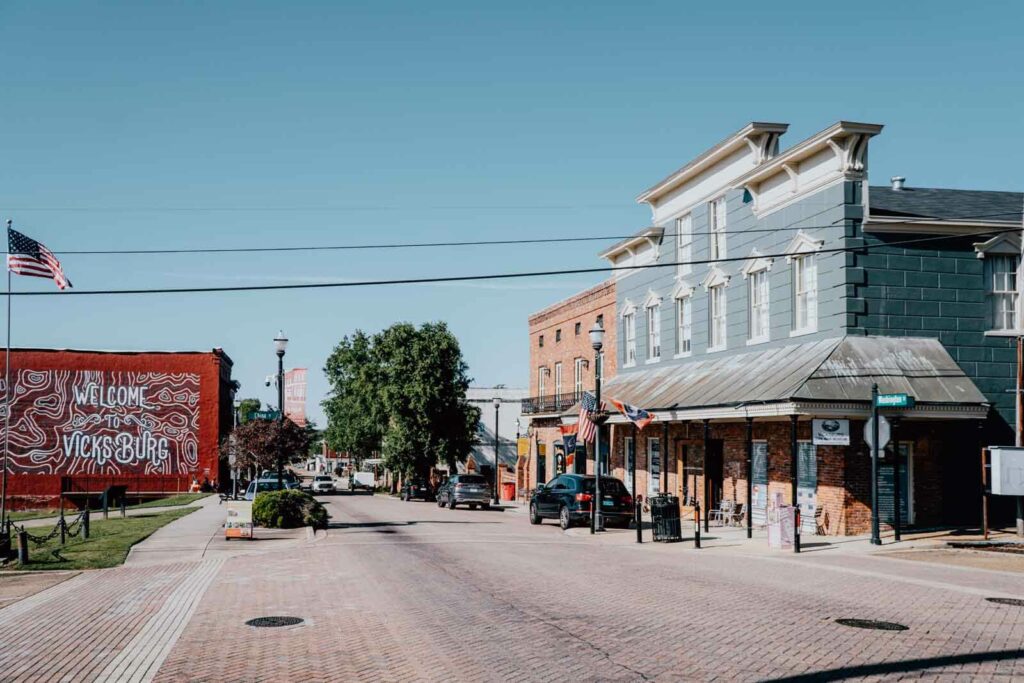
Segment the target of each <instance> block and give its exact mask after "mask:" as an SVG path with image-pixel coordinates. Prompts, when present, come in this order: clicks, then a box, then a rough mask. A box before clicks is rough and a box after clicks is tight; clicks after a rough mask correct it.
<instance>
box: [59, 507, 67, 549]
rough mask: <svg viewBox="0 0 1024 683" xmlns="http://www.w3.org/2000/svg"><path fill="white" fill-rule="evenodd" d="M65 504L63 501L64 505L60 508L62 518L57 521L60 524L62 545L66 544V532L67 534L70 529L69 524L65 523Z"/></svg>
mask: <svg viewBox="0 0 1024 683" xmlns="http://www.w3.org/2000/svg"><path fill="white" fill-rule="evenodd" d="M63 504H64V502H63V501H61V506H62V507H61V509H60V519H59V520H58V521H57V524H60V544H61V545H64V543H65V541H66V540H67V538H66V534H67V530H68V525H67V524H65V523H64V508H63Z"/></svg>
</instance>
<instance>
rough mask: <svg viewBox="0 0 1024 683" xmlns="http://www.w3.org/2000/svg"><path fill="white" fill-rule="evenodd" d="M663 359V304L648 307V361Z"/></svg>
mask: <svg viewBox="0 0 1024 683" xmlns="http://www.w3.org/2000/svg"><path fill="white" fill-rule="evenodd" d="M660 359H661V304H660V303H656V304H652V305H650V306H648V307H647V360H648V361H656V360H660Z"/></svg>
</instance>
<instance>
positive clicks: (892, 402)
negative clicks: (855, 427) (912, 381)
mask: <svg viewBox="0 0 1024 683" xmlns="http://www.w3.org/2000/svg"><path fill="white" fill-rule="evenodd" d="M875 405H876V406H878V407H879V408H913V407H914V397H913V396H911V395H909V394H879V395H878V397H877V398H876V399H875Z"/></svg>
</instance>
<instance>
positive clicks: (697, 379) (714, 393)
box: [604, 336, 988, 421]
mask: <svg viewBox="0 0 1024 683" xmlns="http://www.w3.org/2000/svg"><path fill="white" fill-rule="evenodd" d="M876 382H877V383H878V386H879V389H880V391H882V392H883V393H907V394H910V395H912V396H914V397H915V399H916V400H917V404H918V406H919V408H918V409H917V411H918V413H919V414H922V413H921V411H925V412H927V410H928V407H929V406H933V407H934V408H935V409H937V410H942V411H944V412H945V414H946V416H947V417H952V416H953V415H951V414H950V413H949V409H950V408H953V407H954V406H956V407H962V408H964V409H965V410H963V411H961V412H962V415H963V416H965V417H968V416H969V417H972V418H976V417H978V416H979V415H980V416H982V417H983V416H984V413H985V412H987V410H988V402H987V399H986V398H985V396H984V394H982V393H981V392H980V391H979V390H978V388H977V387H976V386H975V385H974V382H972V381H971V379H970V378H969V377H967V375H966V374H964V372H963V370H961V369H960V367H959V366H958V365H957V364H956V362H955V361H954V360H953V359H952V357H951V356H950V355H949V353H948V352H947V351H946V349H945V348H944V347H943V346H942V344H941V343H939V341H938V340H937V339H928V338H919V337H853V336H849V337H840V338H835V339H826V340H821V341H815V342H805V343H803V344H789V345H786V346H779V347H775V348H771V349H765V350H763V351H751V352H748V353H740V354H734V355H729V356H722V357H718V358H712V359H708V360H695V361H691V362H688V363H682V364H665V365H664V366H663V367H659V368H654V369H646V370H640V371H637V372H627V373H623V374H621V375H618V376H617V377H615V378H613V379H611V380H609V381H608V382H607V383H606V384H605V387H604V388H605V392H604V393H605V395H606V396H610V397H614V398H616V399H618V400H620V401H624V402H626V403H630V404H633V405H637V406H640V407H643V408H646V409H647V410H653V411H656V412H659V413H662V415H660V417H662V419H664V418H665V417H668V418H669V419H684V418H685V419H694V418H695V417H696V418H699V417H700V415H698V414H696V413H694V411H695V410H697V409H709V408H730V409H733V410H732V411H730V412H729V414H732V415H735V414H736V413H735V410H734V409H735V408H737V407H745V408H753V407H755V406H762V409H761V410H758V411H756V412H757V413H758V414H764V415H768V414H774V413H775V412H778V411H771V410H766V409H765V408H764V406H767V405H770V404H786V405H785V411H786V412H781V413H778V414H787V413H789V414H792V412H805V411H803V410H796V408H795V406H797V405H798V404H807V405H822V406H823V407H824V405H825V404H847V407H848V408H849V410H848V411H847V412H851V413H858V412H861V411H863V410H866V407H867V404H868V403H869V402H870V400H871V385H872V384H874V383H876ZM779 407H780V408H781V407H782V406H779ZM750 412H754V411H750ZM750 412H748V413H747V414H750ZM683 413H687V414H686V415H685V416H684V415H683ZM722 415H723V413H722V411H720V410H717V411H713V414H712V413H708V415H707V416H708V417H716V418H717V417H721V416H722ZM613 421H618V420H615V419H613Z"/></svg>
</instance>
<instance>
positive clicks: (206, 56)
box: [0, 0, 1024, 425]
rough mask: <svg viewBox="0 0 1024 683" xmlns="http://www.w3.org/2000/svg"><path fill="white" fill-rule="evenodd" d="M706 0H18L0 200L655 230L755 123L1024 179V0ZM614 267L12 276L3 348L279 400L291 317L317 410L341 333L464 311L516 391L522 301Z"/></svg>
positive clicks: (414, 237)
mask: <svg viewBox="0 0 1024 683" xmlns="http://www.w3.org/2000/svg"><path fill="white" fill-rule="evenodd" d="M708 5H709V6H706V7H700V8H693V7H690V3H681V2H661V3H642V2H635V3H601V2H590V3H565V2H562V3H554V2H543V3H541V2H515V3H505V4H502V5H498V4H496V3H469V2H443V1H440V0H438V1H435V2H430V3H424V2H341V3H303V2H291V3H283V2H280V3H267V2H219V3H197V2H192V3H160V4H158V3H134V2H124V3H114V2H106V3H90V2H76V3H58V2H53V3H33V2H13V1H8V2H5V3H3V4H0V26H3V40H2V41H0V65H2V66H0V216H2V217H3V218H7V217H10V218H13V219H14V221H15V225H16V227H18V228H20V229H21V230H22V231H23V232H25V233H27V234H29V235H30V236H33V237H35V238H36V239H39V240H41V241H43V242H44V243H46V244H48V245H49V246H50V247H51V248H52V249H54V250H57V251H59V250H60V249H88V248H93V249H102V248H115V249H116V248H161V247H201V246H210V247H229V246H239V245H243V246H246V245H247V246H277V245H298V244H342V243H360V242H380V241H418V240H460V239H503V238H509V237H547V236H576V235H605V234H607V235H621V234H626V233H629V232H632V231H634V230H637V229H639V228H641V227H643V226H645V225H646V224H647V221H648V219H649V213H648V212H647V210H646V209H645V208H644V207H641V206H638V205H636V204H635V202H634V198H635V196H636V195H637V193H638V192H639V191H641V190H642V189H644V188H645V187H647V186H648V185H650V184H651V183H653V182H654V181H656V180H658V179H659V178H661V177H662V176H664V175H665V174H666V173H667V172H669V171H671V170H673V169H674V168H676V167H678V166H680V165H681V164H683V163H685V162H686V161H688V160H689V159H690V158H692V157H693V156H695V155H696V154H699V153H700V152H701V151H703V150H704V149H706V148H707V147H709V146H710V145H712V144H714V143H715V142H717V141H718V140H720V139H721V138H722V137H724V136H726V135H728V134H730V133H731V132H733V131H734V130H736V129H738V128H740V127H741V126H742V125H743V124H745V123H746V122H747V121H750V120H762V121H784V122H789V123H790V124H791V127H790V132H789V133H788V134H787V135H786V136H785V137H784V138H783V146H786V145H787V144H793V143H794V142H796V141H798V140H800V139H802V138H803V137H804V136H806V135H809V134H811V133H813V132H816V131H817V130H820V129H822V128H824V127H826V126H827V125H829V124H830V123H832V122H834V121H836V120H838V119H841V118H843V119H849V120H859V121H868V122H872V123H883V124H885V125H886V129H885V131H883V133H882V134H881V135H880V136H879V137H878V138H876V139H875V140H874V141H873V142H872V149H871V171H872V180H873V182H876V183H879V182H885V181H886V179H887V178H888V177H889V176H891V175H895V174H899V175H905V176H907V177H908V184H912V185H921V186H937V187H961V188H974V189H1001V190H1020V189H1021V186H1022V184H1024V183H1022V182H1021V175H1022V174H1021V171H1020V160H1021V159H1022V158H1024V142H1022V137H1021V135H1020V131H1019V127H1020V122H1021V121H1024V82H1022V80H1024V79H1022V76H1021V65H1022V64H1024V41H1022V40H1021V38H1020V35H1021V26H1024V9H1022V7H1024V6H1022V5H1021V4H1020V3H1015V2H989V3H962V2H957V3H953V2H931V3H927V4H924V3H914V2H903V3H892V2H860V3H855V4H853V5H849V4H844V5H836V4H834V3H820V2H788V3H764V2H756V3H755V2H749V3H748V2H732V3H718V4H716V5H715V6H710V4H708ZM833 5H834V7H833ZM600 246H601V243H594V242H587V243H581V244H578V245H572V244H567V245H561V246H556V247H537V246H516V247H507V246H506V247H501V248H486V249H485V248H473V249H470V248H459V249H444V250H429V251H428V250H415V251H413V250H409V251H379V252H324V253H317V254H311V253H292V254H275V255H267V254H258V255H251V254H250V255H233V256H224V255H216V256H184V257H183V256H131V257H125V256H117V257H113V256H102V257H101V256H68V257H66V258H65V259H64V261H65V265H66V270H67V272H68V273H69V275H70V277H71V278H72V280H73V281H74V283H75V284H76V286H78V287H79V288H83V289H85V288H88V289H94V288H108V287H109V288H119V287H128V286H140V285H141V286H152V287H160V286H169V287H176V286H190V285H227V284H236V283H241V284H250V283H263V282H274V283H277V282H281V283H288V282H301V281H320V280H337V279H370V278H381V277H392V276H408V277H417V276H430V275H451V274H461V273H479V272H492V271H516V270H533V269H544V270H546V269H553V268H555V269H557V268H562V267H564V268H573V267H588V266H595V265H600V263H599V262H598V260H597V258H596V253H597V252H598V251H599V250H600ZM599 279H600V276H594V277H585V276H579V275H570V276H565V277H560V278H550V279H544V280H529V281H525V280H524V281H515V282H506V283H470V284H449V285H433V286H408V287H406V286H403V287H387V288H377V289H346V290H323V291H298V292H288V293H240V294H218V295H185V296H174V297H170V296H159V297H153V296H150V297H116V298H107V299H100V298H86V297H64V298H57V297H47V298H33V299H31V300H27V299H19V300H16V301H15V303H14V307H15V308H14V317H13V320H14V343H15V345H19V346H43V347H50V346H53V347H74V348H113V349H206V348H210V347H213V346H221V347H223V348H224V349H225V350H226V351H227V352H228V354H229V355H231V357H232V358H233V359H234V360H235V363H236V365H235V377H236V378H237V379H239V380H240V381H241V382H242V384H243V392H242V393H243V395H258V396H260V397H261V398H264V399H265V400H270V399H271V397H272V393H271V392H270V391H269V390H266V389H264V387H263V382H262V378H263V376H264V375H266V374H267V373H269V372H271V371H273V369H274V363H275V358H274V355H273V348H272V343H271V340H272V338H273V337H274V335H275V333H276V331H277V329H278V328H282V329H284V330H285V332H286V333H287V334H288V336H289V337H290V338H291V340H292V343H291V346H290V349H289V353H288V357H287V361H288V365H289V366H290V367H291V366H300V367H302V366H305V367H309V368H310V371H311V372H310V378H311V385H310V403H311V404H315V403H317V402H318V401H319V400H320V398H322V396H323V393H324V391H325V389H326V385H325V382H324V381H323V379H322V373H321V372H320V368H322V366H323V362H324V359H325V358H326V356H327V354H328V353H329V352H330V349H331V348H332V346H333V345H334V344H335V343H336V342H337V340H338V339H340V338H341V337H342V336H343V335H345V334H348V333H351V332H352V331H353V330H355V329H356V328H363V329H366V330H370V331H375V330H378V329H380V328H382V327H385V326H387V325H389V324H390V323H392V322H395V321H398V320H411V321H414V322H423V321H426V320H446V321H447V322H448V323H449V324H450V325H451V327H452V329H453V330H454V331H455V333H456V334H457V335H458V336H459V338H460V340H461V342H462V347H463V350H464V353H465V355H466V359H467V361H468V363H469V365H470V372H471V374H472V376H473V377H474V378H475V379H476V381H477V383H478V384H481V385H493V384H496V383H499V382H500V383H505V384H508V385H510V386H523V385H526V383H527V381H528V374H527V360H528V347H527V342H526V318H527V316H528V314H529V313H530V312H532V311H535V310H538V309H540V308H543V307H544V306H546V305H548V304H549V303H552V302H554V301H556V300H558V299H559V298H561V297H563V296H566V295H569V294H571V293H573V292H575V291H577V290H579V289H581V288H584V287H586V286H589V285H590V284H593V283H595V282H597V281H599ZM47 286H50V285H48V283H45V282H37V281H35V280H33V279H30V278H18V279H17V281H16V283H15V288H16V289H22V288H24V289H36V288H45V287H47ZM55 321H58V322H55ZM311 409H312V413H313V415H314V416H315V417H317V418H318V419H321V418H320V411H319V409H318V408H317V407H316V406H315V405H311ZM322 424H323V423H322V419H321V425H322Z"/></svg>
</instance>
